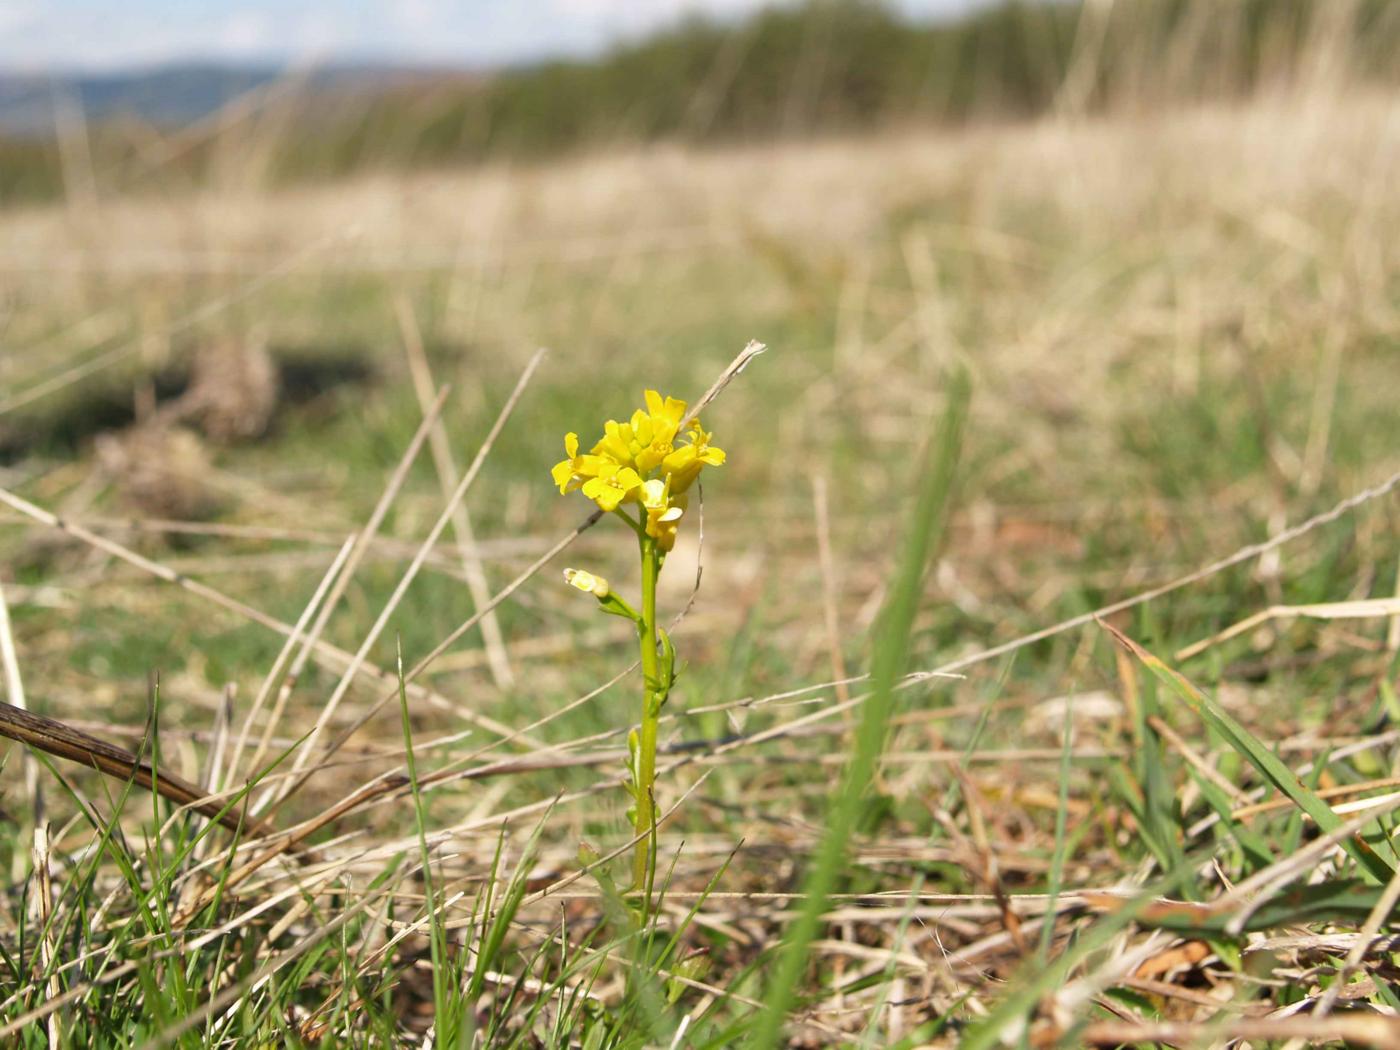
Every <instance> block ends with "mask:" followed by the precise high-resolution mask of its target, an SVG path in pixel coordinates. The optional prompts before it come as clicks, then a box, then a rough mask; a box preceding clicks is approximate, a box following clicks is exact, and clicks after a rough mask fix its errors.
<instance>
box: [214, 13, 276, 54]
mask: <svg viewBox="0 0 1400 1050" xmlns="http://www.w3.org/2000/svg"><path fill="white" fill-rule="evenodd" d="M218 41H219V44H218V46H219V50H220V51H222V52H223V53H225V54H227V55H232V56H247V57H254V56H256V55H258V54H265V53H266V52H267V51H268V50H269V49H270V48H271V47H272V46H273V44H274V43H275V42H276V37H275V36H274V29H273V25H272V19H270V18H269V17H268V16H267V15H265V14H263V13H261V12H258V11H240V12H238V13H237V14H233V15H230V16H229V17H227V18H225V19H224V21H223V24H222V25H221V26H220V27H219V32H218Z"/></svg>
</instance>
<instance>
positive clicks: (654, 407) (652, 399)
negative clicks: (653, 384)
mask: <svg viewBox="0 0 1400 1050" xmlns="http://www.w3.org/2000/svg"><path fill="white" fill-rule="evenodd" d="M643 396H644V397H645V398H646V403H647V411H648V412H650V413H651V414H652V415H653V416H659V415H661V395H660V394H659V393H657V392H656V391H655V390H648V391H647V392H646V393H645V394H644V395H643Z"/></svg>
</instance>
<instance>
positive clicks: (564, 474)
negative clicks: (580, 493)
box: [549, 459, 574, 495]
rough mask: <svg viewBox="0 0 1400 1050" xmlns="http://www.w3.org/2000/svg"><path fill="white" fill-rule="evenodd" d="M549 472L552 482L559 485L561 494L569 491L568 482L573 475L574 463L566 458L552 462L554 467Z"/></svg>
mask: <svg viewBox="0 0 1400 1050" xmlns="http://www.w3.org/2000/svg"><path fill="white" fill-rule="evenodd" d="M549 473H550V476H551V477H552V478H554V484H556V485H558V486H559V492H560V494H561V495H562V494H563V493H565V492H568V491H569V482H570V481H572V480H573V477H574V465H573V462H572V461H571V460H567V459H566V460H563V461H561V462H559V463H556V464H554V469H553V470H551V471H550V472H549Z"/></svg>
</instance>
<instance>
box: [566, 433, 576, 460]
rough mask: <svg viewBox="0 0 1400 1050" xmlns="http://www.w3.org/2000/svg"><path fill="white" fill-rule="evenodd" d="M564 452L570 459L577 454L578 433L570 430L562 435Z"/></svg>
mask: <svg viewBox="0 0 1400 1050" xmlns="http://www.w3.org/2000/svg"><path fill="white" fill-rule="evenodd" d="M564 452H565V453H566V454H567V455H568V457H569V458H570V459H573V458H574V457H575V456H577V455H578V435H577V434H575V433H574V432H573V431H572V430H571V431H569V432H568V433H567V434H565V435H564Z"/></svg>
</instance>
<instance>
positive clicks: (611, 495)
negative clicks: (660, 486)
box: [583, 460, 642, 511]
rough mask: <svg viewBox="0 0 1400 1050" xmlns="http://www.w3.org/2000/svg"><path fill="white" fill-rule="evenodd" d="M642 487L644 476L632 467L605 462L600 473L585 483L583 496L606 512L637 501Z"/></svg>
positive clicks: (609, 461) (599, 470) (600, 468)
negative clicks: (628, 502) (624, 503)
mask: <svg viewBox="0 0 1400 1050" xmlns="http://www.w3.org/2000/svg"><path fill="white" fill-rule="evenodd" d="M641 487H642V476H641V475H640V474H638V473H637V472H636V471H635V470H633V469H632V468H631V467H624V466H622V465H621V464H619V463H614V462H613V461H612V460H604V461H603V462H602V463H601V465H599V467H598V472H597V473H596V474H595V475H594V476H593V477H591V478H588V479H587V480H586V481H585V482H584V483H583V494H584V495H585V496H587V497H588V498H589V499H591V500H592V501H593V502H594V503H596V504H598V506H600V507H602V508H603V510H606V511H614V510H617V507H618V504H619V503H623V502H626V501H627V500H631V499H635V498H636V496H637V490H638V489H640V488H641Z"/></svg>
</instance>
